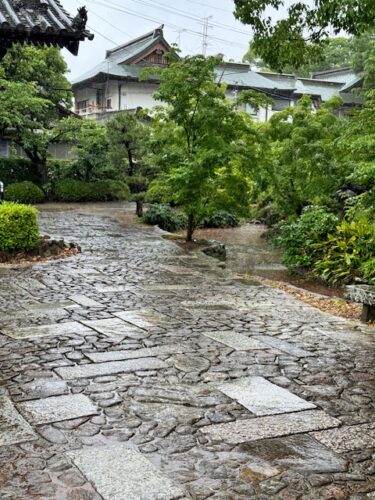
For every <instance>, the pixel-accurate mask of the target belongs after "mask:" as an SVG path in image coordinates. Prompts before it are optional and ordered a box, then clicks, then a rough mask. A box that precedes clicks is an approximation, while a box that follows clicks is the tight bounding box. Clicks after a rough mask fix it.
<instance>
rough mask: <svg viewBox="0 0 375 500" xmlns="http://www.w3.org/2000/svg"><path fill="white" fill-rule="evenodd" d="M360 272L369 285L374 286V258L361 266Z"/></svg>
mask: <svg viewBox="0 0 375 500" xmlns="http://www.w3.org/2000/svg"><path fill="white" fill-rule="evenodd" d="M361 272H362V274H363V277H364V278H365V280H366V281H368V282H369V283H370V285H375V257H373V258H372V259H369V260H367V261H366V262H364V263H363V264H362V265H361Z"/></svg>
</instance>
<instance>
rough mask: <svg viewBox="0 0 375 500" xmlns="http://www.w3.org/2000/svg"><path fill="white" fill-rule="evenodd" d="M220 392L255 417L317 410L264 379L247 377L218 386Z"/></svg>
mask: <svg viewBox="0 0 375 500" xmlns="http://www.w3.org/2000/svg"><path fill="white" fill-rule="evenodd" d="M216 387H217V388H218V389H220V391H222V392H223V393H224V394H226V395H227V396H229V397H230V398H232V399H235V400H236V401H238V402H239V403H240V404H241V405H242V406H244V407H245V408H247V409H248V410H250V411H251V412H253V413H255V415H259V416H261V415H276V414H279V413H290V412H294V411H300V410H309V409H312V408H315V405H314V404H312V403H309V402H308V401H304V400H303V399H301V398H300V397H298V396H296V395H295V394H292V393H291V392H290V391H288V390H287V389H283V388H282V387H279V386H278V385H275V384H272V383H271V382H269V381H268V380H266V379H265V378H263V377H247V378H243V379H239V380H236V381H234V382H228V383H223V384H218V385H217V386H216Z"/></svg>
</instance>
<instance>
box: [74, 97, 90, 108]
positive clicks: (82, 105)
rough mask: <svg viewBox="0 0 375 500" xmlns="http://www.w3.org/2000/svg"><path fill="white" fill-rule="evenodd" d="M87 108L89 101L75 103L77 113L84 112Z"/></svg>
mask: <svg viewBox="0 0 375 500" xmlns="http://www.w3.org/2000/svg"><path fill="white" fill-rule="evenodd" d="M88 107H89V100H88V99H86V100H85V101H77V103H76V109H77V111H81V110H84V109H86V108H88Z"/></svg>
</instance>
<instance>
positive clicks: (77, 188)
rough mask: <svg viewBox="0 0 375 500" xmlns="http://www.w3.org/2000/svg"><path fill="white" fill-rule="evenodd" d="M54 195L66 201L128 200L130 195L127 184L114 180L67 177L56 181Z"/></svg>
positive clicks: (59, 199)
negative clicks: (78, 179) (90, 180)
mask: <svg viewBox="0 0 375 500" xmlns="http://www.w3.org/2000/svg"><path fill="white" fill-rule="evenodd" d="M54 195H55V198H56V199H57V200H58V201H64V202H82V201H112V200H126V199H129V197H130V193H129V188H128V187H127V185H126V184H124V183H122V182H119V181H114V180H103V181H95V182H84V181H77V180H74V179H65V180H63V181H60V182H57V183H56V185H55V188H54Z"/></svg>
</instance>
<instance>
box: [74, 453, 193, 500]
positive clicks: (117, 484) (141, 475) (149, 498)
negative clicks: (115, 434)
mask: <svg viewBox="0 0 375 500" xmlns="http://www.w3.org/2000/svg"><path fill="white" fill-rule="evenodd" d="M67 456H68V457H69V458H70V459H71V460H72V462H73V463H74V464H75V465H76V466H77V467H78V469H79V470H80V471H81V472H82V473H83V474H84V475H85V476H86V478H87V479H88V480H89V481H91V482H92V484H93V485H94V487H95V489H96V490H97V492H98V493H99V494H100V495H101V496H102V497H103V499H104V500H125V499H126V500H140V499H142V500H155V499H158V498H160V499H163V500H173V499H178V498H182V497H184V496H185V494H184V491H183V489H182V488H181V487H180V486H178V485H176V484H175V483H174V482H172V481H171V480H170V479H169V478H168V477H166V476H164V475H163V474H162V473H161V472H160V471H159V470H158V469H157V468H156V467H155V466H154V465H153V464H152V463H151V462H150V461H149V460H147V459H146V458H145V457H144V456H143V455H142V454H141V453H140V452H138V451H136V450H134V449H129V448H127V447H126V446H125V445H116V446H106V447H101V448H95V449H92V448H91V449H86V450H79V451H73V452H69V453H67Z"/></svg>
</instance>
